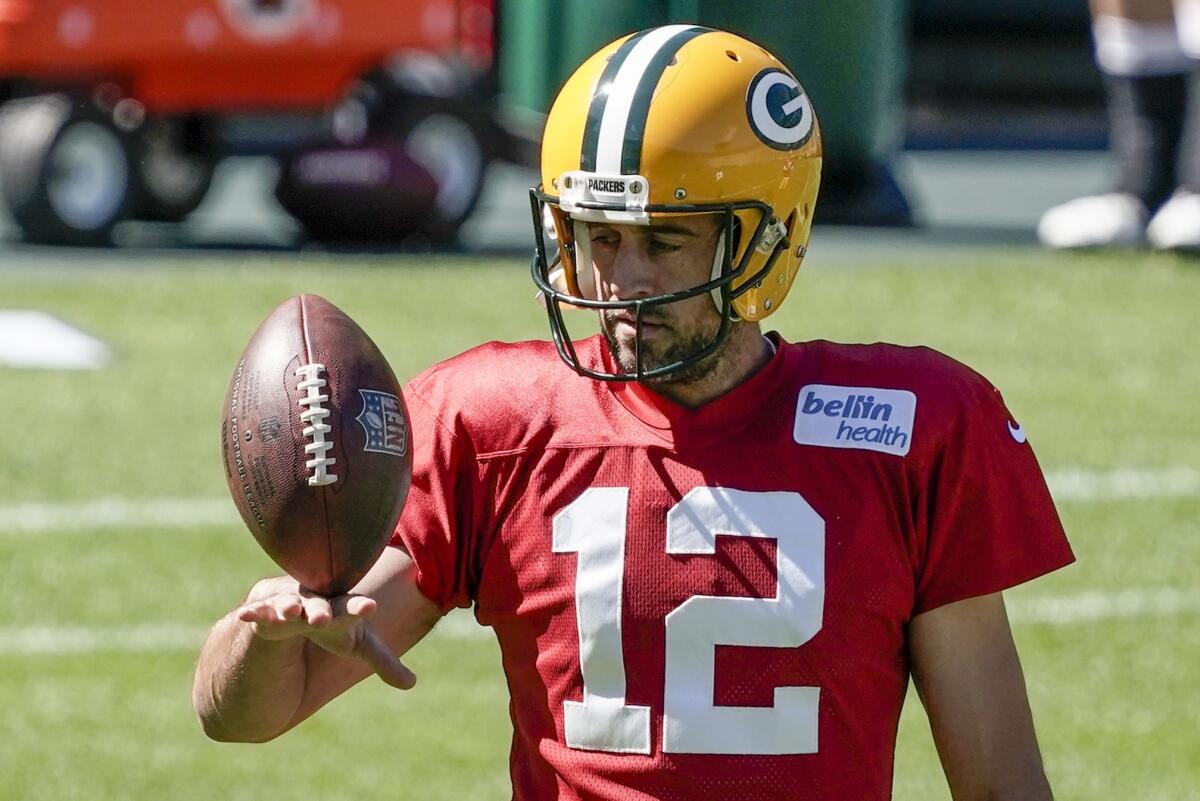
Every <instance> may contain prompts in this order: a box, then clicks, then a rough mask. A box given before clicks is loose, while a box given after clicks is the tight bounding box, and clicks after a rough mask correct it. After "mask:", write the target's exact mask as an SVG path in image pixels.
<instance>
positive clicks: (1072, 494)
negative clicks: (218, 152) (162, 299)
mask: <svg viewBox="0 0 1200 801" xmlns="http://www.w3.org/2000/svg"><path fill="white" fill-rule="evenodd" d="M1046 480H1047V482H1048V483H1049V485H1050V492H1051V493H1052V494H1053V495H1054V499H1055V500H1057V501H1060V502H1070V501H1074V502H1080V503H1096V502H1105V501H1122V500H1153V499H1159V498H1194V497H1197V496H1200V470H1196V469H1194V468H1191V467H1171V468H1165V469H1161V470H1134V469H1128V468H1127V469H1119V470H1103V471H1100V470H1080V469H1071V470H1052V471H1050V472H1048V473H1047V474H1046ZM237 523H238V516H237V511H236V509H235V508H234V505H233V502H232V501H230V500H228V499H224V498H151V499H148V500H140V501H139V500H132V499H129V498H97V499H95V500H90V501H76V502H67V503H18V504H0V535H3V534H39V533H44V532H71V531H96V530H100V529H111V528H119V529H132V528H173V529H178V528H205V527H213V526H224V525H237Z"/></svg>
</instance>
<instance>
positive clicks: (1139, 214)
mask: <svg viewBox="0 0 1200 801" xmlns="http://www.w3.org/2000/svg"><path fill="white" fill-rule="evenodd" d="M1091 10H1092V36H1093V38H1094V40H1095V42H1096V64H1097V66H1098V67H1099V68H1100V71H1101V72H1102V73H1103V74H1104V83H1105V88H1106V89H1107V101H1108V116H1109V134H1110V135H1109V139H1110V142H1111V151H1112V155H1113V161H1114V162H1115V165H1116V167H1117V179H1116V181H1115V182H1114V186H1113V188H1112V190H1111V191H1109V192H1104V193H1102V194H1099V195H1089V196H1086V197H1080V198H1075V199H1074V200H1070V201H1068V202H1066V203H1063V204H1062V205H1059V206H1055V207H1054V208H1052V209H1050V210H1048V211H1047V212H1046V213H1045V214H1043V215H1042V218H1041V220H1040V221H1039V223H1038V237H1039V238H1040V239H1041V241H1042V244H1044V245H1046V246H1047V247H1051V248H1092V247H1114V246H1115V247H1130V246H1137V245H1142V244H1147V243H1148V244H1149V245H1150V246H1151V247H1153V248H1155V249H1158V250H1181V251H1198V250H1200V102H1191V103H1189V102H1188V101H1189V97H1190V98H1191V99H1192V100H1193V101H1196V100H1197V98H1196V96H1195V95H1196V92H1197V91H1198V87H1200V0H1091Z"/></svg>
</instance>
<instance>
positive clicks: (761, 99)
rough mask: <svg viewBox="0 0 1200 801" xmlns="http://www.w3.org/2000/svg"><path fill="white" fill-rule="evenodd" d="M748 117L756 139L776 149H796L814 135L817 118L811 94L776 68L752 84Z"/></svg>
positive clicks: (760, 75) (747, 94)
mask: <svg viewBox="0 0 1200 801" xmlns="http://www.w3.org/2000/svg"><path fill="white" fill-rule="evenodd" d="M746 117H747V118H748V119H749V121H750V129H751V130H753V131H754V134H755V136H757V137H758V138H759V139H761V140H762V141H763V142H764V143H765V144H766V145H768V146H769V147H773V148H775V149H776V150H795V149H796V148H798V147H800V146H802V145H803V144H804V143H805V142H807V141H808V139H809V137H810V136H812V132H813V121H814V118H813V108H812V103H811V102H810V101H809V99H808V95H806V94H805V93H804V90H803V89H802V88H801V87H800V84H799V83H797V82H796V79H795V78H793V77H792V76H791V75H788V74H787V73H786V72H784V71H783V70H780V69H776V68H774V67H768V68H767V69H765V70H763V71H762V72H760V73H758V74H757V75H755V76H754V79H753V80H752V81H750V88H749V90H747V92H746Z"/></svg>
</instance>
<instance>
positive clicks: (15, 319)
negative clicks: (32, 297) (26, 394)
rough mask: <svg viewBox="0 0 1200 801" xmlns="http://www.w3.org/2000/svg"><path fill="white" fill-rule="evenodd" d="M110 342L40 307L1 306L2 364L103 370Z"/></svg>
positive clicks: (108, 354)
mask: <svg viewBox="0 0 1200 801" xmlns="http://www.w3.org/2000/svg"><path fill="white" fill-rule="evenodd" d="M111 360H112V351H111V349H110V348H109V347H108V345H106V344H104V343H103V342H101V341H100V340H98V339H96V338H95V337H93V336H89V335H88V334H85V333H84V332H82V331H80V330H79V329H78V328H76V327H75V326H73V325H70V324H68V323H65V322H63V321H62V320H59V319H58V318H57V317H54V316H52V315H50V314H47V313H46V312H44V311H39V310H36V309H0V365H6V366H8V367H31V368H47V369H51V370H99V369H100V368H102V367H104V366H106V365H107V364H108V363H109V362H110V361H111Z"/></svg>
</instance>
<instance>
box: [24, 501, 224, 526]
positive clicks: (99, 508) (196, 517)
mask: <svg viewBox="0 0 1200 801" xmlns="http://www.w3.org/2000/svg"><path fill="white" fill-rule="evenodd" d="M237 521H238V515H237V510H236V508H235V507H234V505H233V501H231V500H229V499H217V498H153V499H150V500H144V501H135V500H130V499H127V498H98V499H96V500H91V501H81V502H73V503H70V502H69V503H18V504H13V505H11V506H10V505H0V534H38V533H43V532H66V531H94V530H98V529H105V528H195V527H204V526H223V525H231V524H235V523H237Z"/></svg>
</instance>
